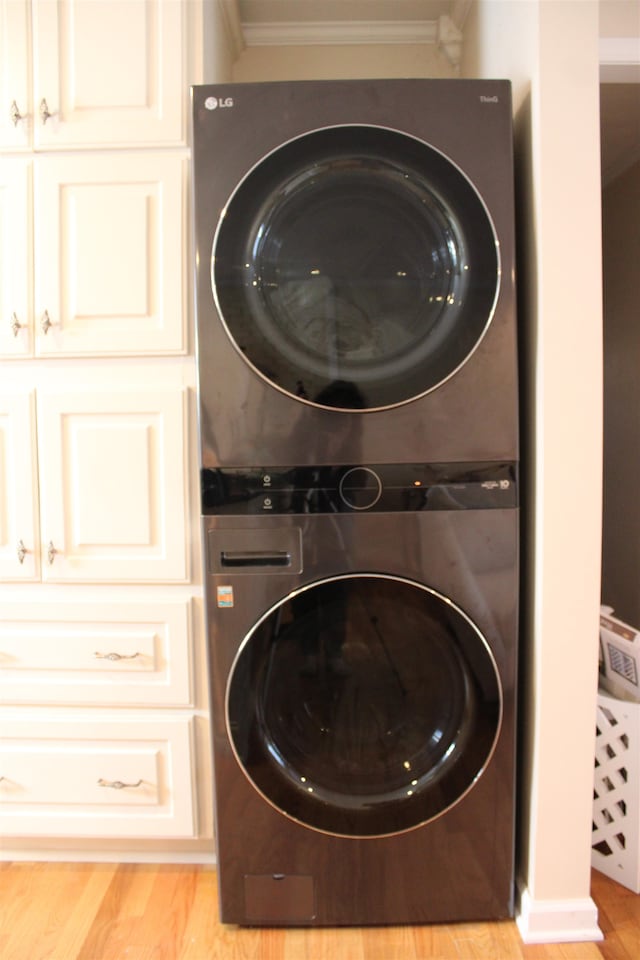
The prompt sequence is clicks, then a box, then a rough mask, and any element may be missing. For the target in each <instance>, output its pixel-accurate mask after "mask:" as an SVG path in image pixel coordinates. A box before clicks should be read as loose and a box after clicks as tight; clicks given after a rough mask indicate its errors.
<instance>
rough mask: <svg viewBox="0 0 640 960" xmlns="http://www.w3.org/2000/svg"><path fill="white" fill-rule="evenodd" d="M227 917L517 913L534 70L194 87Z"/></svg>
mask: <svg viewBox="0 0 640 960" xmlns="http://www.w3.org/2000/svg"><path fill="white" fill-rule="evenodd" d="M193 111H194V112H193V118H194V121H193V122H194V128H193V135H194V203H195V220H196V248H197V249H196V284H197V292H196V301H197V325H198V358H199V403H200V434H201V478H202V512H203V531H204V545H205V554H206V598H207V620H208V646H209V659H210V686H211V704H212V716H213V719H212V723H213V743H214V766H215V797H216V835H217V849H218V868H219V881H220V903H221V919H222V920H223V921H226V922H230V923H238V924H261V925H344V924H377V923H384V924H389V923H425V922H436V921H462V920H467V919H479V918H501V917H508V916H510V915H511V914H512V909H513V852H514V812H515V798H514V786H515V762H514V754H515V732H516V728H515V707H516V704H515V696H516V648H517V608H518V400H517V364H516V321H515V294H514V225H513V219H514V210H513V194H512V147H511V137H512V134H511V102H510V88H509V84H508V83H507V82H503V81H465V80H459V81H458V80H456V81H446V80H444V81H440V80H391V81H388V80H385V81H366V82H365V81H335V82H334V81H319V82H315V81H314V82H306V81H304V82H296V83H287V82H282V83H280V82H278V83H264V84H237V85H216V86H205V87H197V88H194V90H193Z"/></svg>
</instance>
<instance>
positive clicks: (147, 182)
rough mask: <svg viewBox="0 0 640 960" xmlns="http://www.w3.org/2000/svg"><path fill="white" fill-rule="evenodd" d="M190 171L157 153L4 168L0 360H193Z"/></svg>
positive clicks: (0, 165) (0, 179) (174, 157)
mask: <svg viewBox="0 0 640 960" xmlns="http://www.w3.org/2000/svg"><path fill="white" fill-rule="evenodd" d="M185 167H186V159H185V157H184V156H183V155H181V154H177V153H174V152H171V153H161V152H155V151H154V152H149V153H148V154H147V153H133V154H132V153H124V152H123V153H116V154H109V155H107V154H91V155H88V154H75V155H73V156H64V157H63V156H53V157H40V156H38V157H36V158H35V159H34V160H33V161H30V160H29V161H27V160H20V159H16V158H11V159H6V160H3V161H1V162H0V252H1V253H2V260H1V261H0V308H1V310H2V315H1V316H0V356H5V357H13V358H15V357H26V356H30V355H33V354H35V356H39V357H79V356H100V355H102V356H122V355H135V354H144V355H146V356H153V355H162V354H170V353H173V354H179V353H183V352H184V350H185V348H186V333H185V322H184V321H185V317H186V313H187V311H186V307H185V299H186V297H185V274H186V269H185V266H186V264H185V242H186V226H185V218H186V213H185V193H186V190H185V183H186V171H185ZM32 211H33V215H32ZM32 237H33V251H34V252H33V255H32V254H31V250H32V243H31V238H32Z"/></svg>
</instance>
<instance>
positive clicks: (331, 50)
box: [233, 43, 454, 81]
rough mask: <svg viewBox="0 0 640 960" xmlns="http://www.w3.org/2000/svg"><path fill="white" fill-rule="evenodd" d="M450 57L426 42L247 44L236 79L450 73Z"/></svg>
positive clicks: (362, 76) (294, 78)
mask: <svg viewBox="0 0 640 960" xmlns="http://www.w3.org/2000/svg"><path fill="white" fill-rule="evenodd" d="M453 75H454V74H453V70H452V67H451V64H450V63H449V61H448V60H447V59H446V57H445V56H444V55H443V54H442V53H440V52H439V50H438V49H437V48H436V47H435V46H434V45H430V46H425V45H424V44H422V45H421V44H410V43H408V44H385V45H382V44H370V45H368V44H367V45H362V46H354V45H351V44H346V45H342V44H340V45H326V46H320V45H312V44H310V45H308V46H307V45H305V46H281V47H275V46H256V47H247V48H245V49H244V50H243V52H242V53H241V55H240V57H239V58H238V60H237V61H236V63H235V64H234V65H233V79H234V80H236V81H261V80H328V79H331V80H352V79H358V78H359V79H366V78H368V77H378V78H379V77H452V76H453Z"/></svg>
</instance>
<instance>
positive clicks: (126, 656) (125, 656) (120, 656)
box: [94, 650, 140, 660]
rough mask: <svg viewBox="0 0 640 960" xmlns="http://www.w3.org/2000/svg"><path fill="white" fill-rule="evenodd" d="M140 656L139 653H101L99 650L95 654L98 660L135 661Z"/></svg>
mask: <svg viewBox="0 0 640 960" xmlns="http://www.w3.org/2000/svg"><path fill="white" fill-rule="evenodd" d="M139 656H140V654H139V653H99V652H98V651H97V650H96V652H95V653H94V657H95V658H96V660H135V658H136V657H139Z"/></svg>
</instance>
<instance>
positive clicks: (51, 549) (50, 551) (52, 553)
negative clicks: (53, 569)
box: [47, 540, 58, 566]
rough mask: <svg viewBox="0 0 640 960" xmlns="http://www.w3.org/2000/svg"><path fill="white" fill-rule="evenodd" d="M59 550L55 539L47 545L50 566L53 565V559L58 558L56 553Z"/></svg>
mask: <svg viewBox="0 0 640 960" xmlns="http://www.w3.org/2000/svg"><path fill="white" fill-rule="evenodd" d="M57 552H58V551H57V550H56V548H55V547H54V545H53V540H49V545H48V546H47V560H48V561H49V566H52V564H53V561H54V560H55V558H56V553H57Z"/></svg>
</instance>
